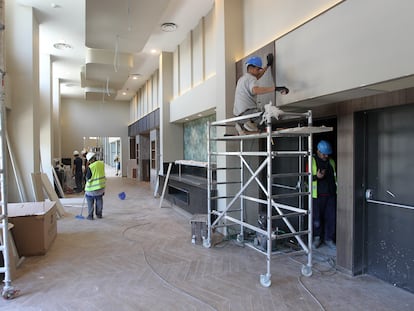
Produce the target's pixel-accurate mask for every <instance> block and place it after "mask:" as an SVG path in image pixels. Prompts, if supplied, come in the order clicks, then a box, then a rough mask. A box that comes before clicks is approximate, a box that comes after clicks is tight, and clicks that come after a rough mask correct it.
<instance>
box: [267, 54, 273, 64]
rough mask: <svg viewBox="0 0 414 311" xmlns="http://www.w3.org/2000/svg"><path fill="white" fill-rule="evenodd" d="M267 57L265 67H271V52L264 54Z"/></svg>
mask: <svg viewBox="0 0 414 311" xmlns="http://www.w3.org/2000/svg"><path fill="white" fill-rule="evenodd" d="M266 59H267V67H271V66H272V65H273V54H272V53H269V54H267V56H266Z"/></svg>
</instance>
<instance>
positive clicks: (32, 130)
mask: <svg viewBox="0 0 414 311" xmlns="http://www.w3.org/2000/svg"><path fill="white" fill-rule="evenodd" d="M5 7H6V23H5V24H6V30H5V34H6V44H5V46H6V74H7V76H8V82H9V84H10V89H9V90H10V92H9V94H8V95H9V96H7V98H8V101H9V105H8V106H9V107H11V109H10V111H9V113H8V116H7V117H8V120H7V124H8V134H9V137H10V142H11V146H12V147H13V154H14V155H15V159H14V160H15V163H16V166H17V167H18V170H19V171H20V174H21V180H22V183H23V184H22V185H21V187H22V189H23V191H24V192H25V194H26V198H27V200H29V201H33V200H34V196H33V191H32V185H31V178H30V174H31V173H33V172H37V171H39V170H40V160H39V159H40V150H39V145H40V143H39V142H40V135H39V121H38V120H39V113H40V112H39V25H38V24H37V22H36V19H35V17H34V11H33V8H31V7H27V6H21V5H19V4H17V1H15V0H10V1H6V2H5ZM9 171H10V172H11V171H12V170H9ZM9 180H10V183H9V200H10V201H11V202H17V201H18V200H19V195H18V192H17V186H16V184H15V183H13V182H12V181H15V180H16V179H15V178H13V177H12V176H11V178H10V179H9Z"/></svg>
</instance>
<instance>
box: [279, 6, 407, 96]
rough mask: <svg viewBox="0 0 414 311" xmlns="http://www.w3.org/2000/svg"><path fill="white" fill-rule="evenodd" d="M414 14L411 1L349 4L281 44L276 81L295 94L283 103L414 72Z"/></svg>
mask: <svg viewBox="0 0 414 311" xmlns="http://www.w3.org/2000/svg"><path fill="white" fill-rule="evenodd" d="M413 10H414V3H413V2H412V1H397V2H390V1H387V0H367V1H354V0H351V1H345V2H343V3H341V4H340V5H338V6H336V7H335V8H334V9H332V10H330V11H328V12H326V13H324V14H322V15H321V16H319V17H318V18H316V19H314V20H312V21H310V22H309V23H307V24H305V25H303V26H301V27H300V28H298V29H296V30H295V31H293V32H291V33H289V34H287V35H286V36H284V37H283V38H280V39H279V40H277V42H276V54H277V64H276V65H277V68H278V75H277V78H278V80H279V81H283V82H284V83H286V84H287V85H289V86H290V87H291V90H292V92H291V94H290V96H289V97H287V96H286V97H284V98H283V99H281V104H288V103H291V102H297V101H301V100H305V99H308V98H315V97H318V96H323V95H327V94H333V93H337V92H341V91H344V90H352V89H355V88H360V87H362V88H365V89H369V85H372V84H375V83H378V82H382V81H387V80H393V79H395V78H399V77H403V76H407V75H412V74H414V63H413V62H412V55H413V54H414V43H413V42H412V41H411V40H407V36H409V35H408V34H407V33H406V30H407V29H413V28H414V20H413V19H412V15H411V12H412V11H413ZM349 16H352V23H350V20H349ZM396 16H398V18H393V17H396ZM390 19H392V22H390ZM368 21H369V22H368ZM396 47H403V48H396Z"/></svg>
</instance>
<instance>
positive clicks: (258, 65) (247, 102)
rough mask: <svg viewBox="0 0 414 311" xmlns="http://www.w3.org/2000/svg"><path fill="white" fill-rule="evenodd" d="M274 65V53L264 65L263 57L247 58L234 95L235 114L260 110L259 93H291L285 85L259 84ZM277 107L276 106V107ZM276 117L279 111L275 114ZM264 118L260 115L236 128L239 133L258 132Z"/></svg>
mask: <svg viewBox="0 0 414 311" xmlns="http://www.w3.org/2000/svg"><path fill="white" fill-rule="evenodd" d="M272 65H273V54H271V53H270V54H268V55H267V65H266V67H264V68H263V67H262V59H261V58H260V57H258V56H252V57H250V58H248V59H247V61H246V67H247V69H246V70H247V71H246V73H245V74H244V75H243V76H241V77H240V79H239V80H238V81H237V86H236V92H235V97H234V108H233V114H234V115H235V116H237V117H238V116H242V115H248V114H253V113H256V112H259V111H260V109H259V107H258V105H257V95H260V94H267V93H271V92H280V93H281V94H282V95H286V94H288V93H289V89H288V88H287V87H285V86H259V85H258V80H259V79H260V78H261V77H262V76H263V75H264V74H265V73H266V71H267V69H269V67H271V66H272ZM274 108H276V107H274ZM274 117H276V119H278V117H277V113H276V114H275V115H274ZM261 121H262V119H261V118H260V117H258V118H254V119H250V120H248V121H244V122H243V123H236V130H237V132H238V133H239V135H244V134H245V131H247V132H258V131H259V128H258V125H259V124H260V122H261Z"/></svg>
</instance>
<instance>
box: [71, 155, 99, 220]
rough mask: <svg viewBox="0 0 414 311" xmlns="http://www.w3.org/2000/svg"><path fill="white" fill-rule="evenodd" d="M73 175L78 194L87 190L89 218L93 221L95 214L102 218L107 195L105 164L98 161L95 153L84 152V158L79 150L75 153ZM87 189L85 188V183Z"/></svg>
mask: <svg viewBox="0 0 414 311" xmlns="http://www.w3.org/2000/svg"><path fill="white" fill-rule="evenodd" d="M73 156H74V160H73V168H72V170H73V174H74V176H75V183H76V192H78V193H79V192H82V191H83V189H84V190H85V198H86V201H87V203H88V217H87V219H89V220H93V218H94V214H95V215H96V217H97V218H102V211H103V196H104V194H105V186H106V176H105V164H104V162H103V161H100V160H97V158H96V154H95V153H94V152H82V157H80V154H79V152H78V151H77V150H75V151H74V152H73ZM84 182H85V187H84V188H83V183H84Z"/></svg>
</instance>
